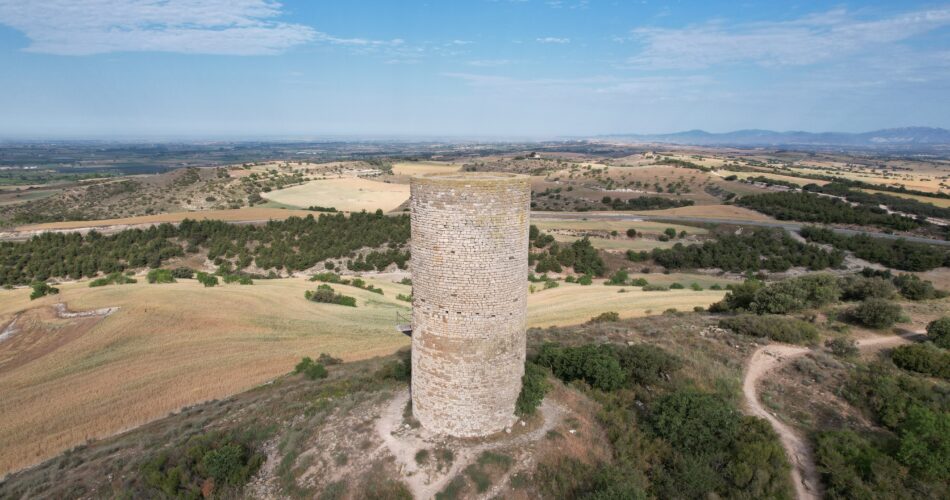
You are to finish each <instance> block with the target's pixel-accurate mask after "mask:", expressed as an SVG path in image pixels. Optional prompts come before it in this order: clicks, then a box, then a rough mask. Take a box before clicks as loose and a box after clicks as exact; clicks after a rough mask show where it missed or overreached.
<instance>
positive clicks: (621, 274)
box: [604, 269, 630, 285]
mask: <svg viewBox="0 0 950 500" xmlns="http://www.w3.org/2000/svg"><path fill="white" fill-rule="evenodd" d="M629 279H630V274H629V273H627V270H626V269H620V270H618V271H617V272H615V273H614V274H612V275H611V276H610V279H608V280H607V281H605V282H604V284H605V285H626V284H627V280H629Z"/></svg>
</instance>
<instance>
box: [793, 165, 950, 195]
mask: <svg viewBox="0 0 950 500" xmlns="http://www.w3.org/2000/svg"><path fill="white" fill-rule="evenodd" d="M792 170H794V171H796V172H799V173H804V174H821V175H834V176H836V177H842V178H845V179H851V180H856V181H863V182H868V183H871V184H882V185H888V186H894V187H897V186H905V187H906V188H907V189H913V190H917V191H924V192H930V193H937V192H940V191H946V189H945V188H943V187H942V186H941V185H940V184H941V182H943V181H941V180H940V179H939V178H938V177H937V175H929V174H921V173H916V172H913V173H912V172H903V171H901V172H893V173H888V174H887V175H884V174H882V173H881V171H877V170H869V169H868V170H856V171H847V170H843V169H839V170H836V171H834V172H829V171H827V170H822V169H813V168H807V167H795V168H793V169H792Z"/></svg>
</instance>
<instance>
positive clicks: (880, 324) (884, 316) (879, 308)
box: [850, 298, 902, 328]
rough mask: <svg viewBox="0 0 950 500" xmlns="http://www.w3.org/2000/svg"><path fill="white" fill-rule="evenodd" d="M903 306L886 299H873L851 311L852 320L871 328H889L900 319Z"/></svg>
mask: <svg viewBox="0 0 950 500" xmlns="http://www.w3.org/2000/svg"><path fill="white" fill-rule="evenodd" d="M901 312H902V310H901V306H900V305H899V304H896V303H894V302H891V301H889V300H884V299H876V298H871V299H867V300H865V301H864V302H862V303H861V304H860V305H858V306H857V307H855V308H853V309H851V311H850V316H851V318H852V319H854V320H855V321H857V322H858V323H861V324H862V325H864V326H867V327H869V328H887V327H890V326H892V325H893V324H894V323H897V321H898V320H899V319H900V316H901Z"/></svg>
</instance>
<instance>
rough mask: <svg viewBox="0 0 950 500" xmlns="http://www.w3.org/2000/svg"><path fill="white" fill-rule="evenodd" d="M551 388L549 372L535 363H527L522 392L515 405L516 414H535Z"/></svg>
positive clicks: (522, 379) (522, 378)
mask: <svg viewBox="0 0 950 500" xmlns="http://www.w3.org/2000/svg"><path fill="white" fill-rule="evenodd" d="M549 388H550V385H549V384H548V381H547V371H546V370H545V369H544V368H541V367H540V366H538V365H536V364H534V363H531V362H527V363H525V365H524V376H522V377H521V392H520V393H519V394H518V401H517V402H516V403H515V413H516V414H517V415H520V416H527V415H532V414H534V412H535V411H536V410H537V408H538V406H540V405H541V401H543V400H544V394H545V393H546V392H547V391H548V389H549Z"/></svg>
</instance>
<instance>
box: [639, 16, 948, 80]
mask: <svg viewBox="0 0 950 500" xmlns="http://www.w3.org/2000/svg"><path fill="white" fill-rule="evenodd" d="M948 25H950V8H943V9H932V10H923V11H916V12H910V13H905V14H901V15H897V16H893V17H889V18H884V19H878V20H860V19H856V18H855V17H854V16H852V15H851V14H850V13H849V12H848V11H846V10H844V9H836V10H832V11H829V12H825V13H821V14H816V15H810V16H806V17H803V18H800V19H796V20H791V21H782V22H767V23H745V24H728V23H726V22H724V21H716V22H709V23H705V24H701V25H696V26H688V27H684V28H680V29H669V28H639V29H636V30H633V32H632V37H631V39H632V40H633V41H639V42H640V43H642V44H643V50H642V51H641V52H640V53H639V54H637V55H635V56H633V57H631V58H630V59H629V61H628V62H630V63H631V64H634V65H637V66H642V67H647V68H651V69H676V68H708V67H712V66H721V65H732V64H754V65H758V66H763V67H776V66H800V65H809V64H815V63H820V62H825V61H829V60H834V59H836V58H840V57H845V56H850V55H854V54H858V53H864V52H868V51H873V50H880V49H881V48H886V47H888V46H891V45H893V44H895V43H897V42H901V41H903V40H907V39H910V38H912V37H914V36H917V35H921V34H924V33H927V32H929V31H933V30H935V29H938V28H941V27H945V26H948Z"/></svg>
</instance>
